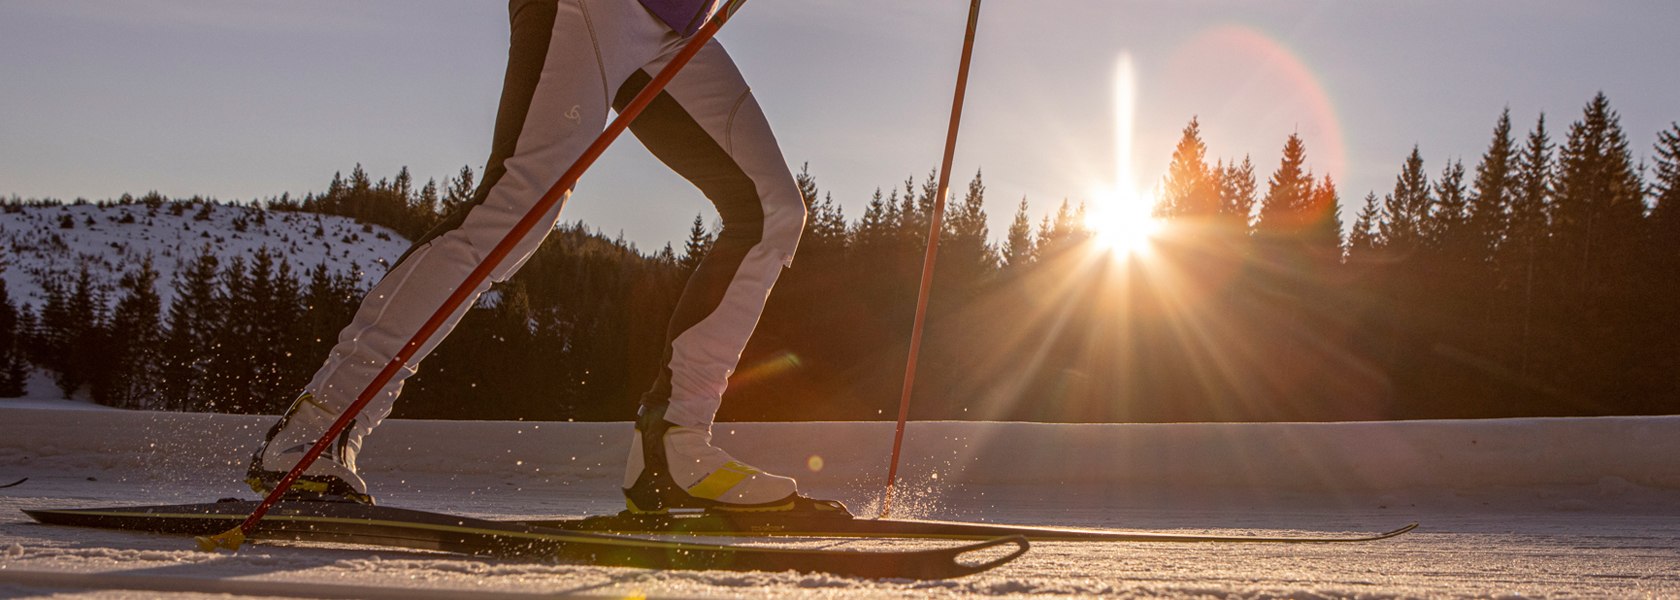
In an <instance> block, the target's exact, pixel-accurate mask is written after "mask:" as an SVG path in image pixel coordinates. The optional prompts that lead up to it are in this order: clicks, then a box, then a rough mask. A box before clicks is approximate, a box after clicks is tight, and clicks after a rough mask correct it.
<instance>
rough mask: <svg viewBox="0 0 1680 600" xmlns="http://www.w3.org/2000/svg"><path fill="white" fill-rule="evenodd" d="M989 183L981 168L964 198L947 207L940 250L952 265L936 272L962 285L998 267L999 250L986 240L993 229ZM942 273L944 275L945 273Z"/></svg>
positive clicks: (946, 279) (982, 276) (935, 274)
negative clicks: (989, 222) (988, 221)
mask: <svg viewBox="0 0 1680 600" xmlns="http://www.w3.org/2000/svg"><path fill="white" fill-rule="evenodd" d="M985 202H986V184H985V183H984V182H983V180H982V176H981V173H980V171H975V172H974V179H973V180H971V181H969V183H968V192H967V193H965V194H964V195H963V198H962V200H961V201H958V202H955V203H953V204H952V205H951V207H950V209H949V210H948V211H947V213H948V215H947V216H946V218H945V227H944V229H945V231H944V232H942V233H941V234H940V235H941V237H940V240H939V246H940V254H941V256H942V257H945V260H947V261H949V264H950V268H949V269H940V270H936V271H935V272H934V276H935V277H944V278H945V281H946V282H947V283H950V284H952V285H956V286H959V287H967V286H972V285H974V284H976V283H978V282H979V281H980V280H982V279H983V278H984V277H986V276H987V275H989V274H990V273H991V272H992V271H993V270H994V269H996V268H997V254H996V252H995V251H994V250H993V249H992V245H991V244H990V243H989V242H988V241H987V240H988V239H989V237H990V229H989V228H988V227H987V226H986V207H985ZM942 273H943V275H942Z"/></svg>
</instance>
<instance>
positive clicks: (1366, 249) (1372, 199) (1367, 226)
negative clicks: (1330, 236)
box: [1348, 192, 1383, 259]
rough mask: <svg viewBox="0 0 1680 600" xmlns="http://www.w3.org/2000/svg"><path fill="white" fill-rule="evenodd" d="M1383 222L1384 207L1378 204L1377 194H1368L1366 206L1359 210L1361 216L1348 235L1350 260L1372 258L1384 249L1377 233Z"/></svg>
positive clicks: (1356, 219)
mask: <svg viewBox="0 0 1680 600" xmlns="http://www.w3.org/2000/svg"><path fill="white" fill-rule="evenodd" d="M1382 220H1383V217H1382V207H1381V206H1379V205H1378V204H1377V193H1376V192H1367V193H1366V194H1365V206H1364V208H1361V209H1359V216H1358V217H1357V218H1355V219H1354V221H1353V231H1350V232H1349V233H1348V257H1349V258H1350V259H1351V258H1366V257H1370V256H1372V255H1373V254H1375V253H1376V251H1377V249H1378V248H1381V247H1382V239H1381V238H1380V237H1379V236H1378V233H1377V226H1378V224H1379V223H1381V222H1382Z"/></svg>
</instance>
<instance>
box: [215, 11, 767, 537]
mask: <svg viewBox="0 0 1680 600" xmlns="http://www.w3.org/2000/svg"><path fill="white" fill-rule="evenodd" d="M745 3H746V0H729V1H728V2H726V3H724V5H723V6H721V7H719V8H718V10H717V13H716V14H714V15H712V18H711V20H709V21H707V22H706V25H705V26H703V27H701V28H700V30H699V31H696V32H694V35H693V36H691V37H690V38H689V40H688V42H687V43H686V44H684V45H683V47H682V50H680V51H678V52H677V54H676V56H673V57H672V58H671V62H670V63H668V64H666V65H665V68H663V69H660V70H659V73H658V74H657V75H655V76H654V77H653V80H652V81H650V82H648V84H647V87H645V88H642V91H641V92H640V93H638V94H636V97H635V98H634V99H632V100H631V101H630V104H629V105H627V106H625V107H624V110H622V111H619V113H618V117H617V118H615V119H613V121H612V123H609V124H608V125H607V128H606V130H604V131H602V132H601V135H599V136H597V137H596V138H595V142H594V143H592V144H590V145H589V148H588V149H585V150H584V151H583V154H582V155H581V156H579V157H578V159H577V160H576V161H574V162H573V163H572V166H571V168H569V169H566V173H565V174H564V175H561V176H560V180H559V181H556V182H555V183H554V185H553V186H552V187H550V188H548V192H546V193H544V194H543V195H542V198H541V199H539V200H538V201H537V203H536V204H534V205H532V206H531V209H530V210H529V211H527V212H526V213H525V217H524V218H522V219H520V220H519V223H517V224H515V225H514V226H513V228H512V229H510V230H508V233H507V235H505V236H503V237H502V240H501V242H499V243H497V244H496V246H495V248H493V249H491V250H490V252H489V253H488V254H487V255H486V256H485V257H484V260H483V261H482V262H480V263H479V264H478V266H477V267H475V268H474V269H473V270H472V272H471V273H468V274H467V278H466V279H465V280H464V281H462V282H461V284H460V285H458V286H456V288H455V291H454V292H453V293H451V294H450V295H449V298H448V299H445V300H444V301H443V305H442V306H439V307H438V309H437V312H434V313H432V316H431V318H429V319H427V320H426V322H425V323H424V324H422V325H421V326H420V329H419V330H418V331H416V332H414V336H413V337H411V338H409V340H408V343H406V344H403V347H402V349H401V350H399V351H398V352H397V354H396V356H393V357H392V358H391V361H390V362H388V363H386V364H385V368H384V369H382V370H380V371H379V374H377V375H375V376H374V378H373V380H372V381H371V382H369V383H368V385H367V387H366V388H364V389H363V390H362V393H361V394H360V395H358V396H357V397H356V401H355V402H353V403H351V404H350V406H349V407H347V408H345V409H344V413H343V414H340V415H339V416H338V420H336V421H333V424H332V426H331V427H329V428H327V432H326V433H325V434H322V436H321V439H320V440H317V441H316V442H315V445H313V446H310V447H309V451H308V452H305V453H304V454H303V458H302V459H299V460H298V463H297V465H296V466H294V467H292V470H291V471H288V472H287V473H286V476H285V477H282V478H280V482H279V483H277V484H275V486H274V489H273V490H271V491H269V493H268V496H266V497H264V498H263V500H262V503H260V504H258V505H257V508H256V510H253V511H251V516H249V517H246V518H245V520H244V522H242V523H240V524H239V526H238V527H235V528H233V529H230V530H227V531H224V532H222V533H219V534H216V535H212V536H199V537H197V538H195V539H196V540H197V542H198V547H199V549H201V550H205V551H213V550H215V549H217V548H226V549H228V550H238V549H239V546H240V545H241V544H243V543H244V541H245V537H246V536H247V535H249V534H250V533H251V532H252V531H254V530H255V529H256V527H257V524H258V523H260V522H262V518H263V516H264V515H267V514H268V511H269V509H271V508H273V507H274V504H275V503H277V502H279V501H280V497H281V496H283V495H285V493H286V490H288V489H291V487H292V483H294V482H296V481H297V478H298V477H299V476H301V475H303V472H304V470H306V469H308V468H309V466H310V465H312V464H314V463H315V459H317V458H319V457H320V456H321V453H322V452H324V451H325V450H326V449H327V445H328V444H330V443H331V442H332V440H333V439H334V438H336V437H338V434H339V433H340V432H342V431H344V428H346V427H349V426H350V423H351V421H354V420H355V418H356V415H359V414H361V412H362V409H363V408H364V407H366V406H367V404H368V402H371V401H372V400H373V398H374V396H376V395H378V394H379V390H380V389H381V388H384V387H385V384H386V383H388V382H390V381H391V378H392V377H395V376H396V374H397V371H398V370H400V369H402V368H403V366H404V365H406V364H408V360H409V359H410V358H413V357H414V355H415V353H417V352H419V350H420V347H421V346H424V345H425V344H426V342H427V341H428V340H430V339H431V337H432V335H433V334H435V333H437V330H438V329H441V328H442V327H443V324H444V322H446V321H448V320H449V316H450V315H451V314H454V312H455V310H456V309H457V308H459V307H460V306H461V305H462V304H464V303H465V302H466V301H467V300H468V299H469V298H470V297H471V296H472V294H473V290H476V289H478V286H479V285H480V284H482V283H484V281H485V280H486V279H488V278H489V277H490V273H491V272H492V271H494V270H496V268H497V267H498V266H500V265H501V263H502V261H503V260H504V259H506V258H507V255H508V254H510V253H512V252H513V247H514V246H515V245H517V244H518V243H519V240H522V239H524V238H525V236H526V235H528V234H530V233H531V230H533V229H536V227H537V225H538V224H539V223H541V222H542V220H543V215H545V214H548V211H549V210H550V209H553V208H554V207H555V206H557V205H558V206H564V204H563V203H564V201H565V198H566V196H567V195H569V194H570V192H571V189H572V187H574V186H576V185H577V181H578V179H579V178H580V177H582V176H583V172H584V171H586V170H588V169H589V167H590V165H593V164H594V163H595V159H597V158H600V156H601V153H602V152H605V151H606V149H607V147H608V146H611V145H612V143H613V141H614V140H616V139H618V136H619V134H622V133H624V130H625V129H626V128H628V127H629V126H630V122H631V121H633V120H635V119H636V117H637V116H639V115H641V113H642V110H643V109H646V108H647V106H648V104H650V103H652V102H653V99H654V98H655V97H657V96H658V95H659V93H660V92H661V91H663V90H664V89H665V85H666V84H668V83H670V82H671V79H672V78H673V77H676V75H677V73H678V72H679V71H681V70H682V68H683V67H684V66H686V65H687V64H688V61H689V60H690V59H692V58H694V55H695V54H698V53H699V52H700V49H701V48H702V47H704V46H705V45H706V43H707V42H709V41H711V39H712V37H713V36H715V35H717V32H718V29H721V28H722V27H723V24H724V23H727V22H728V21H729V18H730V17H732V16H734V15H735V12H736V11H738V10H740V8H741V5H742V4H745Z"/></svg>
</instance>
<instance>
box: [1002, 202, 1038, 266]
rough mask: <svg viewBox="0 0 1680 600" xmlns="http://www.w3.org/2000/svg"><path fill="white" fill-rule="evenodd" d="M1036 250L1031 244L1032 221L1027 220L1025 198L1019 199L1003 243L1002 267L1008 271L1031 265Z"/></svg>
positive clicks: (1035, 255)
mask: <svg viewBox="0 0 1680 600" xmlns="http://www.w3.org/2000/svg"><path fill="white" fill-rule="evenodd" d="M1037 254H1038V248H1037V247H1036V246H1035V245H1034V243H1033V235H1032V221H1031V220H1030V219H1028V218H1027V197H1026V196H1022V197H1021V204H1020V206H1019V207H1017V208H1016V209H1015V218H1014V220H1012V221H1010V222H1009V234H1008V237H1006V238H1004V241H1003V265H1004V266H1005V267H1007V268H1010V269H1018V268H1020V267H1024V266H1027V265H1028V264H1031V263H1032V262H1033V260H1034V259H1035V258H1036V257H1037Z"/></svg>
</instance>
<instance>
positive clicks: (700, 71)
mask: <svg viewBox="0 0 1680 600" xmlns="http://www.w3.org/2000/svg"><path fill="white" fill-rule="evenodd" d="M656 68H657V65H653V66H650V67H648V68H645V69H644V70H643V71H642V72H641V73H638V74H636V75H633V76H631V78H630V80H629V81H627V82H626V83H625V85H624V87H623V88H621V89H620V90H619V93H618V100H617V101H618V102H619V103H624V102H628V100H629V99H630V98H631V97H633V96H634V95H635V94H636V92H638V91H640V89H641V88H642V87H643V86H645V85H646V83H647V82H648V80H649V79H650V77H649V76H648V72H650V71H653V70H655V69H656ZM631 131H632V132H634V133H635V134H636V137H637V138H638V139H640V140H641V141H642V143H643V144H644V145H646V146H647V147H648V149H649V150H650V151H651V152H653V154H654V155H655V156H657V157H659V159H660V160H662V161H664V162H665V164H667V165H669V166H670V167H671V168H672V169H673V170H675V171H677V173H679V174H681V175H682V176H683V177H685V178H687V179H688V180H689V181H690V182H693V183H694V184H695V185H696V186H697V187H699V188H700V189H701V191H702V192H704V193H705V194H706V197H707V198H709V199H710V200H711V201H712V202H713V204H715V205H716V206H717V209H718V213H719V214H720V215H721V216H722V217H723V231H722V232H720V233H719V235H718V239H717V240H716V242H715V244H714V245H713V247H712V249H711V251H710V252H708V253H707V255H706V258H705V260H703V261H701V263H700V265H699V266H698V267H697V268H696V269H695V271H694V273H693V274H692V275H691V276H690V277H689V281H688V285H687V287H686V288H685V289H684V290H683V295H682V298H681V299H679V300H678V302H677V307H676V311H675V313H674V314H673V315H672V318H671V324H670V328H669V331H668V334H667V340H668V341H667V345H666V349H665V359H664V364H663V368H662V369H661V371H660V373H659V377H658V379H657V380H656V381H655V383H654V385H653V389H651V390H650V391H649V392H648V393H647V394H646V395H644V396H643V397H642V411H641V415H640V418H639V419H638V422H637V434H636V436H635V441H634V443H633V444H632V449H631V452H630V460H629V464H628V465H627V467H626V473H625V480H624V489H625V494H626V497H627V499H628V500H629V504H630V508H631V510H636V511H660V510H663V509H666V508H702V507H706V508H737V509H739V508H753V509H788V508H795V507H797V506H808V505H809V503H801V502H796V500H797V489H796V486H795V484H794V481H793V480H792V479H789V478H786V477H780V476H777V475H771V474H768V473H764V472H763V471H760V470H758V469H756V468H753V467H751V466H748V465H746V464H744V463H741V462H740V461H736V460H734V459H733V458H732V457H730V456H729V455H728V454H727V453H725V452H723V451H722V450H719V449H718V448H716V447H715V446H712V444H711V425H712V419H713V417H714V416H715V415H716V414H717V409H718V405H719V403H720V402H721V400H722V398H723V392H724V388H725V387H726V386H727V385H728V383H729V375H730V374H731V373H732V372H734V370H735V367H736V364H737V362H738V361H739V360H740V356H741V350H742V349H743V348H745V347H746V344H747V339H748V338H749V337H750V336H751V335H752V332H753V329H754V327H756V325H757V323H758V318H759V315H760V313H762V312H763V310H764V303H765V299H766V297H767V296H768V295H769V293H770V288H771V287H772V286H773V285H775V283H776V278H777V277H778V276H779V275H780V273H781V270H782V268H783V267H785V266H787V265H788V264H789V263H790V262H791V261H792V260H793V254H794V250H795V248H796V247H797V246H798V244H799V236H800V232H801V231H802V230H803V228H804V223H805V203H804V201H803V200H802V199H801V198H800V196H799V191H798V188H797V186H796V185H795V184H794V180H793V175H792V173H790V172H789V171H788V168H787V163H786V162H785V161H784V160H783V158H782V154H781V150H780V149H778V147H777V145H776V140H775V137H774V136H773V135H772V134H771V131H770V126H769V124H768V123H767V122H766V120H765V118H764V114H763V113H762V112H761V111H760V109H759V107H758V104H757V102H756V101H755V100H754V99H753V96H752V93H751V91H750V89H749V88H748V87H747V84H746V82H745V81H744V80H743V79H742V78H741V74H740V72H739V71H738V70H737V69H736V68H735V64H734V62H733V61H731V60H730V58H729V55H728V54H727V53H725V52H724V50H723V47H722V46H721V45H719V44H717V43H716V42H713V43H710V44H708V45H707V46H706V47H705V48H704V49H702V50H701V51H700V53H699V54H698V55H696V56H695V57H694V60H693V62H691V63H689V65H688V67H687V68H686V69H684V70H683V72H682V73H680V74H678V75H677V77H676V78H675V79H673V80H672V81H671V83H670V85H669V86H668V87H667V88H666V90H665V92H664V93H662V94H660V95H659V97H658V99H657V100H655V101H654V103H653V104H651V105H649V106H648V108H647V110H646V111H644V112H643V113H642V115H641V118H639V119H638V120H637V121H636V122H635V124H633V125H632V126H631Z"/></svg>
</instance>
